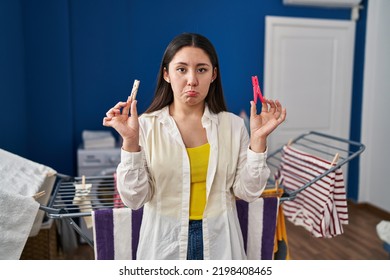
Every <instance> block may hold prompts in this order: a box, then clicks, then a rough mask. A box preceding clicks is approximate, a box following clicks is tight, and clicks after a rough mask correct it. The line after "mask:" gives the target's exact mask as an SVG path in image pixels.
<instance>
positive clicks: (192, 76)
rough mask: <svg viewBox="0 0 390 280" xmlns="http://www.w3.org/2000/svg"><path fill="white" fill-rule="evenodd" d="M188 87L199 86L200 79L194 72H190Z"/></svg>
mask: <svg viewBox="0 0 390 280" xmlns="http://www.w3.org/2000/svg"><path fill="white" fill-rule="evenodd" d="M187 85H189V86H196V85H198V78H197V76H196V73H195V72H193V71H190V72H188V77H187Z"/></svg>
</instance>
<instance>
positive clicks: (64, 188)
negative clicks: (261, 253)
mask: <svg viewBox="0 0 390 280" xmlns="http://www.w3.org/2000/svg"><path fill="white" fill-rule="evenodd" d="M287 145H293V146H294V147H296V148H299V149H300V150H301V151H306V152H308V153H311V154H313V155H317V156H319V157H321V158H323V159H328V160H329V161H330V162H332V161H333V162H334V165H333V167H332V168H330V169H328V170H327V171H326V172H324V173H322V174H321V175H319V176H317V177H316V178H314V179H313V180H311V181H308V182H306V183H305V184H303V185H302V187H300V188H299V189H298V190H296V191H293V192H288V191H287V190H285V191H284V192H283V195H282V197H281V198H280V201H281V202H283V201H286V200H293V199H294V198H295V197H296V195H297V194H298V193H299V192H301V191H303V190H304V189H306V188H307V187H309V186H310V185H312V184H313V183H315V182H316V181H317V180H320V179H321V178H323V177H324V176H326V175H328V174H329V173H330V172H333V171H335V170H336V169H338V168H340V167H341V166H344V165H345V164H346V163H347V162H349V161H351V160H352V159H354V158H356V157H357V156H359V154H361V153H362V152H363V151H364V149H365V146H364V145H363V144H361V143H358V142H354V141H350V140H346V139H343V138H339V137H335V136H331V135H327V134H324V133H320V132H315V131H311V132H308V133H305V134H302V135H300V136H298V137H296V138H294V139H291V140H290V141H289V143H288V144H287ZM282 154H283V146H282V147H280V148H279V149H277V150H276V151H274V152H272V153H270V154H269V155H268V158H267V164H268V166H269V168H270V170H271V176H270V178H269V180H268V182H267V186H266V188H274V187H275V183H276V182H275V179H274V178H275V174H277V173H278V170H279V168H280V163H281V161H282ZM82 179H83V177H70V176H66V175H63V174H58V175H57V181H56V183H55V187H54V189H53V194H52V196H51V199H50V201H49V203H48V205H47V206H44V205H41V206H40V208H41V210H44V211H45V212H46V214H47V216H48V218H52V219H66V220H68V222H69V223H70V224H71V225H72V226H73V228H74V229H75V231H76V232H77V233H78V234H80V236H81V237H83V238H84V240H85V241H86V242H87V243H88V244H89V245H90V246H92V247H93V240H91V239H90V238H89V237H88V236H87V235H86V233H85V232H83V230H82V229H81V228H80V227H79V226H78V224H77V223H76V222H75V220H74V219H75V218H82V217H87V216H91V213H92V211H93V210H97V209H104V208H109V209H110V208H114V207H118V205H119V207H121V203H122V201H121V199H120V198H119V195H118V192H117V190H116V187H115V178H114V175H112V176H90V177H85V184H91V185H92V188H91V191H90V193H89V194H88V198H89V199H90V201H91V203H90V204H89V205H84V206H78V205H74V204H73V200H74V198H75V196H76V197H77V195H78V194H77V192H76V188H75V184H81V183H82ZM279 187H280V188H281V189H283V185H280V186H279Z"/></svg>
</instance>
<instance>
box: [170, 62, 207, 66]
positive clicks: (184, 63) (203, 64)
mask: <svg viewBox="0 0 390 280" xmlns="http://www.w3.org/2000/svg"><path fill="white" fill-rule="evenodd" d="M175 65H184V66H188V65H189V64H188V63H187V62H176V63H175ZM196 66H197V67H199V66H209V67H211V65H210V64H208V63H198V64H196Z"/></svg>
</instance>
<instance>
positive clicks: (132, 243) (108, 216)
mask: <svg viewBox="0 0 390 280" xmlns="http://www.w3.org/2000/svg"><path fill="white" fill-rule="evenodd" d="M142 214H143V208H141V209H138V210H131V209H129V208H113V209H99V210H95V211H92V219H93V240H94V250H95V259H96V260H135V259H136V255H137V248H138V239H139V231H140V227H141V221H142Z"/></svg>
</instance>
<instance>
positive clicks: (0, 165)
mask: <svg viewBox="0 0 390 280" xmlns="http://www.w3.org/2000/svg"><path fill="white" fill-rule="evenodd" d="M0 159H1V160H0V248H1V250H0V259H19V258H20V255H21V253H22V250H23V248H24V245H25V243H26V241H27V238H28V236H34V235H36V234H37V233H38V232H39V230H40V228H41V225H42V221H43V218H44V212H43V211H41V210H40V211H38V210H39V203H42V204H47V201H48V199H49V198H50V195H51V190H52V188H53V184H54V182H55V174H56V172H55V171H54V170H53V169H51V168H49V167H47V166H44V165H42V164H38V163H35V162H33V161H30V160H27V159H24V158H22V157H20V156H17V155H15V154H12V153H10V152H7V151H4V150H2V149H0ZM41 191H45V195H44V196H43V197H40V198H38V199H37V201H35V199H34V198H33V197H32V196H33V195H35V194H36V193H38V192H41Z"/></svg>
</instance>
